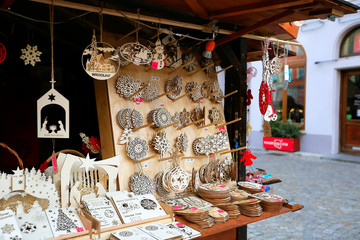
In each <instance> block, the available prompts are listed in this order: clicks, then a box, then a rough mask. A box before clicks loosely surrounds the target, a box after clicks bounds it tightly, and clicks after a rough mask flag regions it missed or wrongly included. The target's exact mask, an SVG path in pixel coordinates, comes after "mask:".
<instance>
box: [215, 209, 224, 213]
mask: <svg viewBox="0 0 360 240" xmlns="http://www.w3.org/2000/svg"><path fill="white" fill-rule="evenodd" d="M217 211H218V213H224V212H225V211H224V210H221V209H219V210H217Z"/></svg>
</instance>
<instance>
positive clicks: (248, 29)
mask: <svg viewBox="0 0 360 240" xmlns="http://www.w3.org/2000/svg"><path fill="white" fill-rule="evenodd" d="M294 12H295V11H294V10H292V9H289V10H286V11H283V12H281V13H279V14H276V15H274V16H272V17H269V18H266V19H263V20H261V21H260V22H257V23H255V24H254V25H252V26H249V27H246V28H244V29H241V30H240V31H238V32H236V33H233V34H231V35H228V36H225V37H223V38H220V39H218V40H216V41H215V43H216V46H217V47H218V46H220V45H222V44H224V43H227V42H230V41H232V40H234V39H237V38H239V37H242V36H243V35H245V34H247V33H251V32H253V31H255V30H257V29H259V28H261V27H263V26H265V25H268V24H271V23H274V22H276V21H279V20H280V19H282V18H284V17H286V16H289V15H291V14H293V13H294Z"/></svg>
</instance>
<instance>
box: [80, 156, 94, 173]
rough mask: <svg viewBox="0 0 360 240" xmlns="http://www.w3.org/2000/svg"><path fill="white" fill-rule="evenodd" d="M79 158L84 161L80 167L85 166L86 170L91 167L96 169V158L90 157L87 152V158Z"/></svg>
mask: <svg viewBox="0 0 360 240" xmlns="http://www.w3.org/2000/svg"><path fill="white" fill-rule="evenodd" d="M79 159H80V161H81V162H82V164H81V166H80V167H79V168H85V171H89V169H91V168H93V169H95V166H94V161H95V159H96V158H90V155H89V154H87V155H86V158H79Z"/></svg>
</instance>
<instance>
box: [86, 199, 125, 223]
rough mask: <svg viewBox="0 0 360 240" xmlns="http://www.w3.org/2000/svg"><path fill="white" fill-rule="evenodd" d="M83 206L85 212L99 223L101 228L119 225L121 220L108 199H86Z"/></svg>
mask: <svg viewBox="0 0 360 240" xmlns="http://www.w3.org/2000/svg"><path fill="white" fill-rule="evenodd" d="M83 204H84V206H85V209H86V211H87V212H88V213H90V214H91V215H92V216H93V217H94V218H96V219H97V220H99V221H100V223H101V228H106V227H111V226H116V225H120V224H121V220H120V218H119V216H118V214H117V212H116V210H115V208H114V206H113V205H112V203H111V201H110V200H109V199H107V198H105V197H99V198H93V199H86V200H83Z"/></svg>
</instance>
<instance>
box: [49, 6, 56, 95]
mask: <svg viewBox="0 0 360 240" xmlns="http://www.w3.org/2000/svg"><path fill="white" fill-rule="evenodd" d="M49 8H50V39H51V81H50V82H51V88H54V85H55V77H54V0H52V3H51V5H49Z"/></svg>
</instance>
